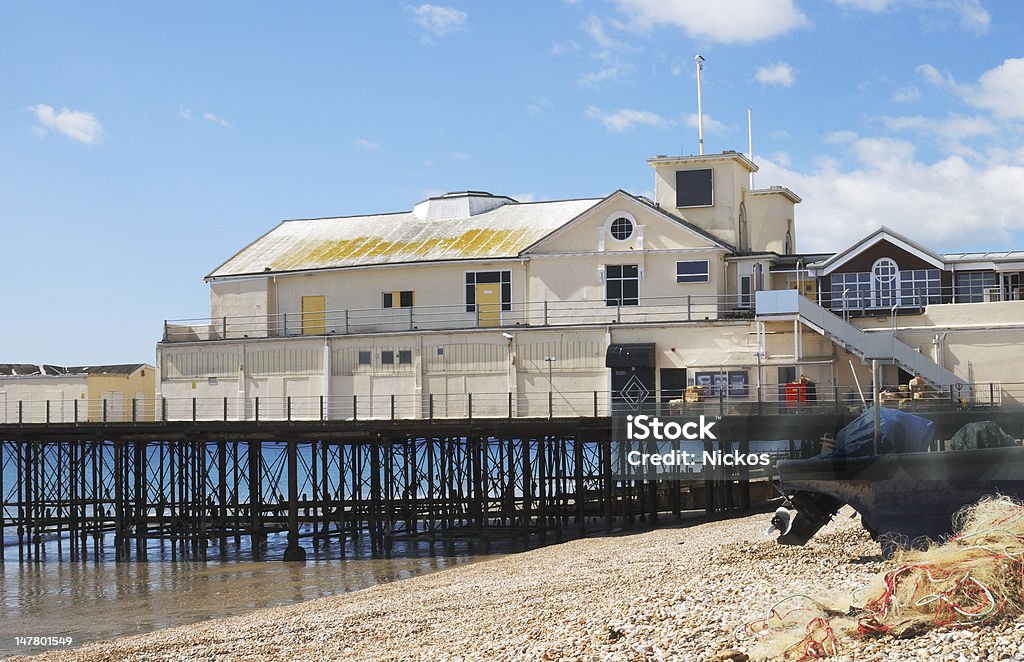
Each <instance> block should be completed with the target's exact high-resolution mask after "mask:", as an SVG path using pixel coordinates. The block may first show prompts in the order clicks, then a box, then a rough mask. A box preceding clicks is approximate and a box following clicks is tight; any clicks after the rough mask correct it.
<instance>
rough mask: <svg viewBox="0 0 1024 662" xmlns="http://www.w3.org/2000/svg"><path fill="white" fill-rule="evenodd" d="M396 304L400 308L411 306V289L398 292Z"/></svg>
mask: <svg viewBox="0 0 1024 662" xmlns="http://www.w3.org/2000/svg"><path fill="white" fill-rule="evenodd" d="M398 305H399V306H401V307H402V308H412V290H406V291H404V292H399V293H398Z"/></svg>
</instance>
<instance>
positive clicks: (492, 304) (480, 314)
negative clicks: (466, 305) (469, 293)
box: [476, 283, 501, 326]
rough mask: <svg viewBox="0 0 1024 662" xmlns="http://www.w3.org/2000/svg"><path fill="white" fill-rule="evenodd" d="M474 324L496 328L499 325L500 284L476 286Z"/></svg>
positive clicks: (479, 284) (480, 284)
mask: <svg viewBox="0 0 1024 662" xmlns="http://www.w3.org/2000/svg"><path fill="white" fill-rule="evenodd" d="M476 322H477V325H478V326H498V325H500V324H501V284H500V283H478V284H477V286H476Z"/></svg>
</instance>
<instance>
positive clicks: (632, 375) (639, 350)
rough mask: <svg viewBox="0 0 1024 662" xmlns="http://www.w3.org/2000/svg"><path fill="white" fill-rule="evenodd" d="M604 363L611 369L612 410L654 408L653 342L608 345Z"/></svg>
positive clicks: (623, 412)
mask: <svg viewBox="0 0 1024 662" xmlns="http://www.w3.org/2000/svg"><path fill="white" fill-rule="evenodd" d="M605 366H607V367H608V368H611V371H612V411H613V413H622V414H628V413H638V412H641V411H650V410H653V409H654V404H655V401H656V398H655V392H656V385H655V381H654V343H630V344H618V345H610V346H609V347H608V353H607V355H606V356H605Z"/></svg>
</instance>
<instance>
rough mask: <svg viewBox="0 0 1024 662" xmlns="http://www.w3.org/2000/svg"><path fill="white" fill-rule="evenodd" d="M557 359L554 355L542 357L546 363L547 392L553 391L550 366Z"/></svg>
mask: <svg viewBox="0 0 1024 662" xmlns="http://www.w3.org/2000/svg"><path fill="white" fill-rule="evenodd" d="M557 360H558V358H557V357H554V356H545V357H544V361H545V362H546V363H547V364H548V393H553V392H554V390H555V385H554V383H552V381H551V366H552V365H554V363H555V361H557Z"/></svg>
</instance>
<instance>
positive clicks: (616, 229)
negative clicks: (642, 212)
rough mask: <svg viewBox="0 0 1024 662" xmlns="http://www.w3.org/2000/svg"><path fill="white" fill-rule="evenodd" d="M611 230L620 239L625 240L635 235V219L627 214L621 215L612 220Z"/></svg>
mask: <svg viewBox="0 0 1024 662" xmlns="http://www.w3.org/2000/svg"><path fill="white" fill-rule="evenodd" d="M610 232H611V233H612V236H613V237H615V238H616V239H618V240H619V241H625V240H626V239H629V238H630V237H631V236H632V235H633V221H631V220H629V219H628V218H626V217H625V216H619V217H618V218H616V219H615V220H613V221H612V225H611V228H610Z"/></svg>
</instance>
